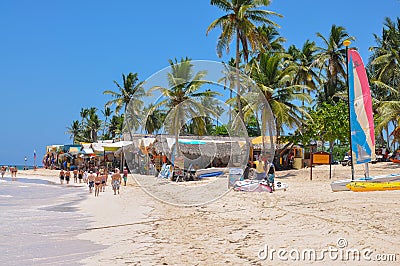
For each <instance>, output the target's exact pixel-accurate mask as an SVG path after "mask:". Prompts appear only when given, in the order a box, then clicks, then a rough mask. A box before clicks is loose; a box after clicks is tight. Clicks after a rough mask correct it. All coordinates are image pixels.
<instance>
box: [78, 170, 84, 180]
mask: <svg viewBox="0 0 400 266" xmlns="http://www.w3.org/2000/svg"><path fill="white" fill-rule="evenodd" d="M82 178H83V170H82V169H79V171H78V179H79V183H82Z"/></svg>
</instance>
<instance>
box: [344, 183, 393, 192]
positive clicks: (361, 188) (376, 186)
mask: <svg viewBox="0 0 400 266" xmlns="http://www.w3.org/2000/svg"><path fill="white" fill-rule="evenodd" d="M346 186H347V187H348V188H349V189H350V190H351V191H354V192H367V191H386V190H400V182H379V183H376V182H351V183H349V184H347V185H346Z"/></svg>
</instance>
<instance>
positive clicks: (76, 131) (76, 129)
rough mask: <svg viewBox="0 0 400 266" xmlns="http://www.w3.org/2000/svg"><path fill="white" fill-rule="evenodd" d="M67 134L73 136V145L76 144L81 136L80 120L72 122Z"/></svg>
mask: <svg viewBox="0 0 400 266" xmlns="http://www.w3.org/2000/svg"><path fill="white" fill-rule="evenodd" d="M67 130H68V131H67V132H66V133H67V134H70V135H71V138H72V143H75V142H76V140H77V139H78V138H79V136H80V134H81V125H80V124H79V121H78V120H74V121H72V124H71V126H69V127H67Z"/></svg>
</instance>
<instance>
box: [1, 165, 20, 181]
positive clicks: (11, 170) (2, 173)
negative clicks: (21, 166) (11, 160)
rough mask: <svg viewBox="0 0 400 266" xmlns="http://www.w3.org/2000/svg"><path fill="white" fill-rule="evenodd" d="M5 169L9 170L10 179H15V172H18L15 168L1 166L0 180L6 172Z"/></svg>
mask: <svg viewBox="0 0 400 266" xmlns="http://www.w3.org/2000/svg"><path fill="white" fill-rule="evenodd" d="M7 168H8V170H9V171H10V173H11V177H17V172H18V168H17V166H14V167H13V166H10V167H7V166H5V165H3V166H2V167H1V168H0V174H1V178H4V175H5V173H6V171H7Z"/></svg>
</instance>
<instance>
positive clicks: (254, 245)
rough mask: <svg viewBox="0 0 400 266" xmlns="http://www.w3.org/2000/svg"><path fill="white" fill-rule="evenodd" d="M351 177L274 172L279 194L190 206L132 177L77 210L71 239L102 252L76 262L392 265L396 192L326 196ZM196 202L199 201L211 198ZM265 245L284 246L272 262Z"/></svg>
mask: <svg viewBox="0 0 400 266" xmlns="http://www.w3.org/2000/svg"><path fill="white" fill-rule="evenodd" d="M355 168H356V174H357V177H358V176H362V175H363V170H362V169H363V168H362V166H358V165H357V166H356V167H355ZM350 173H351V172H350V167H344V166H341V165H333V166H332V180H330V179H329V166H326V165H324V166H316V167H314V168H313V180H312V181H310V180H309V179H310V168H308V169H301V170H290V171H278V172H277V178H276V180H277V181H282V182H284V183H287V184H288V185H289V188H288V190H286V191H276V192H274V193H249V192H247V193H246V192H235V191H229V192H228V193H227V194H225V195H224V196H222V197H221V198H219V199H217V200H215V201H212V202H211V203H209V204H206V205H202V206H197V207H181V206H174V205H171V204H167V203H164V202H162V201H160V200H158V199H156V198H154V197H153V196H151V195H149V194H148V193H146V192H144V191H143V190H142V189H141V188H140V187H139V186H138V185H137V184H135V183H134V180H133V178H132V176H130V177H129V179H128V183H129V184H128V186H127V187H122V188H121V194H120V195H113V193H112V190H111V186H108V187H107V191H106V192H105V193H101V194H100V197H98V198H95V197H94V196H93V194H92V195H90V196H89V197H88V198H87V199H85V200H83V201H82V202H81V203H80V204H79V209H80V211H82V212H84V213H86V214H88V216H89V217H91V218H90V219H91V223H90V228H87V229H86V230H84V231H83V232H82V234H80V235H79V238H80V239H84V240H91V241H93V242H94V243H96V244H101V245H104V246H105V247H106V248H105V249H104V250H102V251H100V252H98V253H96V254H94V256H93V257H90V258H88V259H85V260H83V261H82V263H83V264H85V265H110V264H113V265H126V264H131V265H226V264H228V265H252V264H254V265H269V264H271V263H273V264H278V265H280V264H282V265H287V264H289V263H293V262H294V261H295V260H294V258H295V257H296V254H298V253H297V252H299V254H302V253H303V252H307V250H314V251H315V252H316V257H317V258H318V259H321V261H315V259H311V261H310V260H309V259H308V258H307V256H306V257H305V258H301V256H300V258H297V261H300V263H301V264H309V263H316V264H319V263H325V264H326V263H328V264H329V265H342V264H343V263H346V264H348V265H360V264H366V263H367V261H366V259H368V257H369V258H371V259H375V258H376V256H377V255H384V254H395V255H396V259H397V261H399V260H400V254H399V253H400V221H399V217H400V209H399V208H398V204H399V202H400V191H380V192H364V193H362V192H361V193H355V192H350V191H349V192H332V191H331V188H330V182H331V181H333V180H338V179H347V178H349V177H350ZM390 173H400V165H397V164H393V163H377V164H372V165H370V174H371V175H382V174H390ZM23 174H24V175H25V174H26V175H29V176H35V175H36V176H37V177H38V178H39V177H40V178H44V179H46V180H52V181H55V182H58V178H57V175H58V171H51V170H43V169H40V170H37V171H33V170H32V171H31V170H29V171H25V172H24V173H23ZM140 178H145V177H140ZM148 178H149V180H151V181H152V182H153V180H155V178H154V177H148ZM189 183H190V182H187V183H186V184H184V183H180V184H178V185H176V186H177V189H178V188H181V187H182V186H193V185H190V184H189ZM181 184H182V185H181ZM82 189H86V188H82ZM177 191H178V193H179V191H182V190H179V189H178V190H177ZM202 191H204V190H202ZM157 193H159V192H157ZM169 193H170V192H169ZM202 193H207V192H202ZM210 193H212V192H210ZM158 195H160V194H158ZM200 196H202V197H204V199H205V200H207V199H209V198H212V197H213V196H214V194H212V195H211V196H210V195H200ZM193 197H199V195H193ZM273 249H274V250H277V251H278V250H282V253H281V258H279V257H278V253H277V252H275V253H272V256H273V257H271V251H272V250H273ZM325 249H326V250H333V253H332V254H330V255H331V257H330V256H329V253H324V254H322V251H323V250H325ZM335 250H337V252H336V253H335V252H334V251H335ZM352 250H353V251H354V250H358V251H360V252H367V254H366V255H365V256H364V257H361V258H360V261H354V260H353V257H352V255H351V254H350V255H346V254H348V253H347V252H349V251H352ZM264 251H267V253H266V252H264ZM284 251H286V253H284ZM369 251H370V252H369ZM266 254H268V256H267V257H266ZM343 254H344V255H343ZM322 256H323V257H322ZM322 258H323V259H322ZM347 258H349V259H347ZM381 258H383V257H381ZM283 259H287V261H284V260H283ZM386 259H393V257H391V258H389V256H386ZM369 263H370V264H371V265H372V264H374V265H375V264H377V263H378V264H379V263H381V264H382V265H387V264H388V262H387V261H386V262H377V261H374V262H369ZM394 264H395V263H394Z"/></svg>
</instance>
